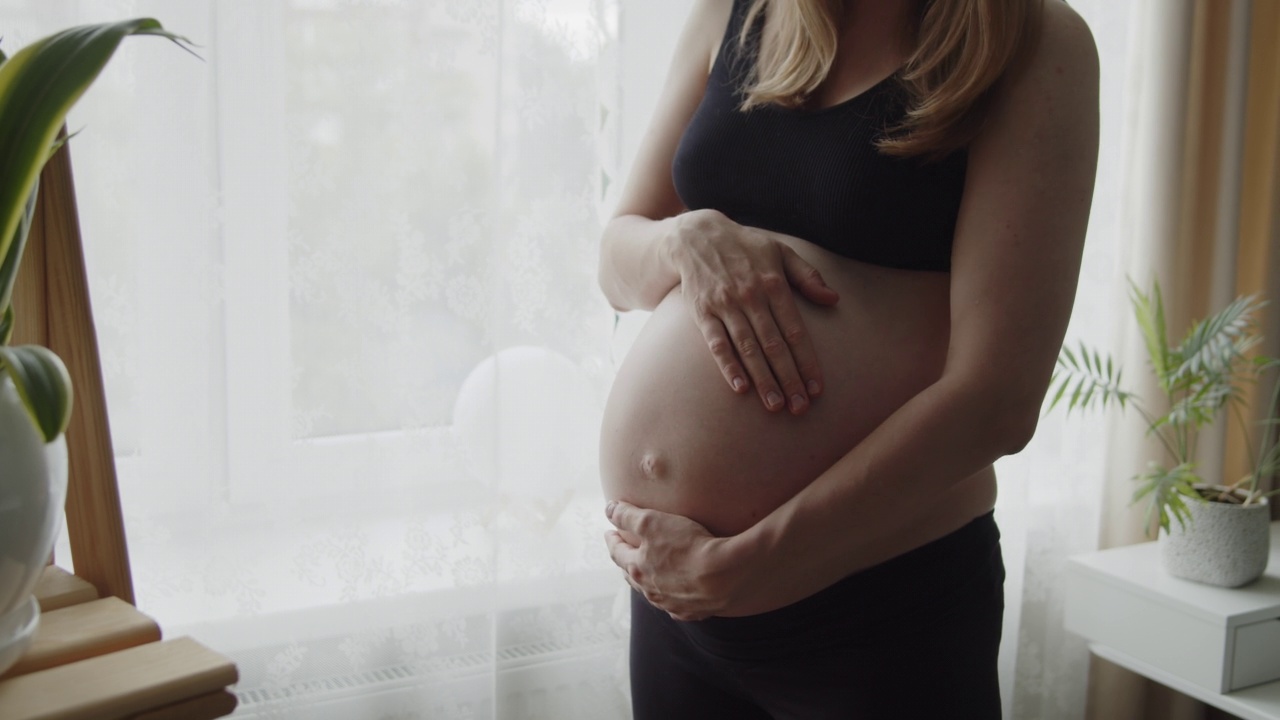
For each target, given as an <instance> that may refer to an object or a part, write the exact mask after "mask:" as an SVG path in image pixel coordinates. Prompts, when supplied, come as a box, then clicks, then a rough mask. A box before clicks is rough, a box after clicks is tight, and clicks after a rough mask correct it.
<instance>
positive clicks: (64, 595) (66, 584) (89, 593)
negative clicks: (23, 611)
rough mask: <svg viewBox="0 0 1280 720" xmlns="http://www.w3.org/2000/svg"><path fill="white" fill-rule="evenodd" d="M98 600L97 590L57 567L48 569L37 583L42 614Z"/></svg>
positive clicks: (37, 596) (37, 594) (37, 595)
mask: <svg viewBox="0 0 1280 720" xmlns="http://www.w3.org/2000/svg"><path fill="white" fill-rule="evenodd" d="M97 599H98V589H97V588H95V587H94V586H93V585H90V584H89V583H87V582H85V581H84V580H81V579H80V578H78V577H76V576H75V575H72V574H71V573H69V572H67V571H66V570H63V569H62V568H60V567H58V566H57V565H50V566H48V567H46V568H45V569H44V573H43V574H42V575H41V576H40V581H39V582H37V583H36V600H38V601H39V602H40V611H41V612H49V611H51V610H57V609H59V608H64V607H68V606H70V605H78V604H80V603H82V602H89V601H90V600H97Z"/></svg>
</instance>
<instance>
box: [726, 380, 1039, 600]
mask: <svg viewBox="0 0 1280 720" xmlns="http://www.w3.org/2000/svg"><path fill="white" fill-rule="evenodd" d="M1026 404H1027V403H1026V401H1022V402H1015V401H1014V400H1012V399H1011V398H1009V397H1008V396H1007V395H1005V394H1003V393H1001V392H999V391H998V390H993V389H988V388H984V387H980V386H978V385H977V384H975V383H966V382H961V381H947V380H945V379H944V380H942V381H939V382H938V383H936V384H934V385H933V386H931V387H929V388H927V389H926V390H924V391H923V392H921V393H920V394H919V395H917V396H916V397H915V398H913V399H912V400H911V401H909V402H908V403H907V404H905V405H903V406H902V407H901V408H900V409H899V410H898V411H897V412H895V413H894V414H893V415H891V416H890V417H889V418H888V419H887V420H886V421H885V422H884V423H882V424H881V425H880V427H879V428H877V429H876V430H875V431H874V432H873V433H872V434H871V435H869V436H868V437H867V438H865V439H864V440H863V441H862V442H861V443H859V444H858V445H857V446H856V447H855V448H854V449H853V450H851V451H850V452H849V453H847V454H846V455H845V456H844V457H843V458H841V459H840V460H839V461H838V462H837V463H836V464H835V465H834V466H832V467H831V468H830V469H829V470H828V471H827V472H825V473H823V474H822V475H821V476H819V477H818V478H817V479H816V480H814V482H813V483H811V484H810V485H809V486H807V487H806V488H805V489H804V490H802V491H801V492H800V493H799V494H797V495H796V496H795V497H793V498H792V499H791V500H789V501H788V502H786V503H785V504H783V505H782V506H781V507H779V508H778V509H777V510H775V511H774V512H773V513H771V514H769V515H768V516H766V517H765V518H764V519H763V520H761V521H760V522H759V523H758V524H757V525H755V526H754V527H752V528H751V529H750V530H748V531H746V532H745V533H743V534H741V535H739V536H736V537H734V538H730V539H727V540H726V544H725V547H724V550H725V552H726V554H727V556H728V557H730V558H733V557H735V556H736V557H739V558H743V557H749V558H751V560H750V561H749V566H750V572H749V574H748V575H747V576H746V577H744V579H743V586H742V587H739V588H737V591H736V592H735V593H734V595H735V597H734V599H733V600H732V601H731V604H730V608H729V610H730V612H732V614H751V613H756V612H762V611H764V610H769V609H773V608H777V607H781V606H783V605H787V604H790V603H792V602H795V601H797V600H800V599H803V598H805V597H808V596H809V595H812V594H813V593H815V592H817V591H819V590H821V589H822V588H825V587H827V586H829V585H831V584H833V583H835V582H836V581H837V580H839V579H841V578H843V577H845V576H846V575H849V574H850V573H853V572H857V571H859V570H862V569H865V568H867V567H870V566H872V565H875V564H877V563H879V562H882V561H884V560H887V559H889V557H890V556H891V554H892V553H893V552H894V550H893V548H892V545H891V544H889V543H886V542H885V541H884V539H885V538H892V537H896V536H897V535H899V534H901V533H903V532H905V531H907V530H908V529H909V528H911V527H912V526H913V524H914V523H916V522H917V521H919V520H920V519H921V518H924V517H926V516H927V515H928V514H929V513H930V512H933V511H935V510H936V506H937V504H938V501H939V500H938V499H939V497H941V496H944V495H945V493H946V491H947V490H948V489H950V488H951V487H953V486H954V485H955V484H956V483H958V482H960V481H961V480H964V479H965V478H968V477H970V476H972V475H973V474H974V473H976V472H978V471H980V470H982V469H983V468H986V467H987V466H989V465H990V464H991V463H992V462H994V461H995V460H996V459H998V458H1000V457H1002V456H1004V455H1008V454H1011V453H1014V452H1017V451H1018V450H1020V449H1021V447H1022V446H1023V445H1025V443H1026V441H1027V440H1028V439H1029V437H1030V433H1031V431H1032V430H1033V429H1034V417H1035V415H1034V414H1031V415H1030V418H1031V422H1030V423H1028V422H1027V417H1028V415H1027V413H1026V410H1025V406H1026ZM1036 407H1037V408H1038V405H1037V406H1036ZM886 553H888V554H886ZM730 562H733V560H732V559H731V560H730Z"/></svg>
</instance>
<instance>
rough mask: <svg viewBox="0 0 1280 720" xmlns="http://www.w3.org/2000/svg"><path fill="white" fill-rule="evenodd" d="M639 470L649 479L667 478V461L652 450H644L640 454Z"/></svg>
mask: <svg viewBox="0 0 1280 720" xmlns="http://www.w3.org/2000/svg"><path fill="white" fill-rule="evenodd" d="M640 472H642V473H644V476H645V477H646V478H648V479H650V480H665V479H666V478H667V461H666V459H665V458H663V457H662V456H661V455H660V454H659V453H658V452H656V451H654V450H649V451H646V452H645V453H644V454H642V455H641V456H640Z"/></svg>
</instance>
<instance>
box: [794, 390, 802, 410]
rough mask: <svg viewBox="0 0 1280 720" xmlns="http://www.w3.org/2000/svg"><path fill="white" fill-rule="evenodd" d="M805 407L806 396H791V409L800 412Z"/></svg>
mask: <svg viewBox="0 0 1280 720" xmlns="http://www.w3.org/2000/svg"><path fill="white" fill-rule="evenodd" d="M803 407H804V396H803V395H800V394H796V395H792V396H791V409H792V410H796V411H799V410H800V409H801V408H803Z"/></svg>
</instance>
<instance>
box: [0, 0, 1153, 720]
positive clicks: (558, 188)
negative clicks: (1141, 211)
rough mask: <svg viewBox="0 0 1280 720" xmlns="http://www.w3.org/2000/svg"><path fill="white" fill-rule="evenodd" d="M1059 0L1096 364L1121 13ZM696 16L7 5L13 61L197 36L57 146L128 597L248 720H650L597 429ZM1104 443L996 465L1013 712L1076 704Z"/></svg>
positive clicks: (122, 76) (92, 99) (137, 2)
mask: <svg viewBox="0 0 1280 720" xmlns="http://www.w3.org/2000/svg"><path fill="white" fill-rule="evenodd" d="M1072 4H1073V5H1074V6H1075V7H1077V9H1078V10H1079V11H1081V12H1082V13H1083V14H1084V15H1085V16H1086V18H1087V19H1088V20H1089V22H1090V24H1091V26H1092V27H1093V29H1094V32H1095V35H1096V36H1097V38H1098V41H1099V46H1100V51H1101V52H1102V55H1103V62H1102V67H1103V121H1104V124H1103V127H1104V130H1103V150H1102V165H1101V168H1100V175H1099V186H1098V195H1097V200H1096V202H1095V206H1094V214H1093V219H1092V223H1091V227H1090V239H1089V244H1088V246H1087V249H1086V258H1085V267H1084V271H1083V276H1082V280H1081V286H1080V299H1079V302H1078V304H1077V308H1076V317H1075V319H1074V321H1073V325H1072V330H1071V337H1072V338H1077V337H1079V338H1083V339H1085V340H1087V341H1088V342H1090V343H1091V344H1095V345H1104V346H1105V345H1107V344H1108V341H1109V340H1110V339H1111V337H1110V333H1111V327H1112V325H1111V322H1112V313H1113V312H1114V311H1115V308H1114V306H1113V305H1112V303H1111V299H1112V298H1113V297H1114V296H1113V295H1112V294H1111V288H1112V287H1114V286H1115V283H1116V282H1117V277H1116V273H1115V257H1116V246H1117V244H1118V243H1119V242H1120V237H1119V232H1118V220H1117V218H1118V213H1119V203H1120V200H1119V198H1120V195H1121V193H1120V189H1119V182H1120V178H1119V170H1120V166H1121V163H1122V162H1123V155H1124V153H1123V148H1122V143H1121V142H1120V133H1121V127H1122V113H1123V105H1122V103H1121V92H1122V88H1123V83H1124V70H1125V57H1126V56H1127V54H1126V47H1127V45H1126V43H1127V32H1128V31H1127V28H1128V26H1129V25H1128V22H1129V21H1128V9H1127V5H1128V3H1110V2H1105V1H1104V0H1080V1H1078V2H1074V3H1072ZM690 5H691V2H690V1H689V0H189V1H184V2H181V3H175V2H164V1H163V0H79V1H77V0H0V34H3V36H4V47H5V48H6V49H8V50H10V51H11V50H12V49H14V48H16V47H18V46H20V45H22V44H25V43H26V42H28V41H30V40H33V39H35V38H37V37H40V36H42V35H44V34H47V33H49V32H52V31H54V30H56V29H59V28H61V27H65V26H69V25H73V24H78V23H83V22H91V21H99V20H110V19H119V18H124V17H134V16H153V17H157V18H158V19H160V20H161V21H162V22H163V23H164V24H165V26H166V27H168V28H170V29H172V30H174V31H176V32H178V33H180V34H183V35H185V36H187V37H189V38H191V39H192V40H193V41H194V42H195V43H197V44H198V45H199V46H200V47H199V49H198V52H199V53H200V55H201V56H202V57H203V60H199V59H196V58H193V57H191V56H190V55H187V54H186V53H183V52H182V51H181V50H179V49H177V48H175V47H173V46H172V45H170V44H168V43H166V42H164V41H162V40H159V39H155V38H134V39H130V40H128V41H127V42H126V43H125V44H124V46H123V47H122V49H121V50H120V52H119V53H118V55H117V56H116V58H115V59H114V60H113V61H112V63H111V64H110V65H109V66H108V68H107V70H106V71H105V72H104V73H103V75H102V76H101V78H100V79H99V81H98V83H97V84H96V86H95V87H94V88H93V89H92V90H91V91H90V92H89V93H88V94H87V95H86V97H85V98H84V99H83V101H82V102H81V103H80V105H79V106H78V107H77V109H76V110H75V112H73V114H72V116H71V118H70V127H71V129H72V130H73V131H76V130H79V131H81V133H80V135H79V136H77V137H76V138H75V139H74V140H73V141H72V156H73V161H74V164H75V172H76V179H77V190H78V197H79V201H80V208H81V215H82V224H83V229H84V236H85V244H86V253H87V261H88V265H89V272H90V281H91V286H92V291H93V299H94V304H95V308H94V309H95V316H96V318H97V322H98V332H99V335H100V340H101V350H102V354H103V362H104V368H105V373H106V384H107V392H108V398H107V399H108V406H109V408H110V412H111V421H112V431H113V435H114V441H115V446H116V456H117V465H118V469H119V473H120V481H121V492H122V495H123V501H124V508H125V515H126V525H127V529H128V534H129V549H130V555H131V558H132V562H133V571H134V580H135V585H136V588H137V595H138V603H139V605H140V606H141V607H142V608H144V609H145V610H146V611H147V612H148V613H150V614H152V615H154V616H155V617H157V618H158V619H159V620H160V622H161V624H162V626H163V627H164V628H165V630H166V633H167V634H169V635H177V634H191V635H194V636H196V637H197V638H198V639H200V640H202V641H203V642H206V643H208V644H209V645H211V646H213V647H215V648H217V649H219V650H221V651H223V652H226V653H227V654H229V655H231V656H232V657H233V658H234V659H235V660H236V661H237V662H238V663H239V666H240V669H241V678H242V679H241V682H240V683H239V685H238V686H237V691H238V692H239V695H240V701H241V706H240V709H239V710H238V711H237V717H244V718H282V719H285V718H287V719H290V720H292V719H294V718H297V719H299V720H301V719H303V718H305V719H307V720H312V719H315V720H327V719H328V718H334V719H338V718H342V719H344V720H346V719H350V718H360V719H364V718H369V719H374V720H381V719H386V720H392V719H394V720H418V719H426V718H431V719H432V720H436V719H449V718H502V719H503V720H520V719H526V718H527V719H529V720H540V719H543V718H557V719H561V718H564V719H572V718H581V719H582V720H610V719H611V718H627V717H629V716H630V710H629V700H628V697H627V687H626V654H625V650H626V631H627V619H626V604H625V602H624V600H625V598H626V586H625V584H623V583H622V581H621V579H620V577H619V575H618V573H617V571H616V569H615V568H613V566H612V564H611V563H610V562H609V560H608V556H607V553H606V551H605V548H604V543H603V540H602V535H603V532H604V530H605V529H606V527H607V523H606V522H605V520H604V517H603V501H602V499H601V497H600V492H599V489H598V478H597V471H596V447H595V443H596V436H597V427H598V422H599V416H600V411H601V409H602V407H603V403H604V398H605V396H606V394H607V392H608V388H609V384H610V382H611V379H612V374H613V371H614V368H615V367H616V366H617V364H618V363H619V362H620V360H621V357H622V354H624V353H625V352H626V349H627V347H628V345H629V341H630V338H631V337H632V336H633V334H634V331H635V329H636V328H637V327H638V326H639V325H640V324H641V323H643V320H644V315H643V313H631V314H630V315H629V316H626V317H624V318H622V320H621V322H619V321H618V319H617V318H616V317H615V315H614V314H613V312H612V311H611V310H610V308H609V307H608V304H607V303H606V302H605V300H604V298H603V297H602V296H601V294H600V293H599V291H598V289H597V287H596V282H595V271H596V260H597V257H598V253H597V249H596V245H597V243H598V239H599V232H600V228H601V225H602V222H603V220H604V218H606V217H608V214H609V211H610V208H611V206H612V203H613V201H614V199H615V197H616V195H617V192H618V189H619V186H620V185H621V182H620V181H621V178H623V177H624V176H625V173H626V164H627V163H628V162H629V161H630V159H631V156H632V155H633V154H634V152H635V146H636V144H637V141H638V138H639V136H640V134H641V132H642V131H643V128H644V126H645V125H646V124H647V122H648V117H649V114H650V113H651V111H652V107H653V102H654V99H655V96H656V93H657V90H658V88H659V86H660V84H661V81H662V77H663V76H664V74H665V69H666V66H667V64H668V62H669V60H670V56H671V50H672V48H673V46H674V43H675V39H676V36H677V35H678V33H679V29H680V27H681V26H682V23H683V17H684V16H685V14H686V13H687V12H688V8H689V6H690ZM624 101H625V103H624ZM1101 426H1102V423H1101V422H1090V419H1085V420H1083V421H1082V420H1079V419H1073V420H1071V421H1069V422H1064V421H1063V420H1062V419H1061V417H1059V416H1057V415H1054V416H1050V417H1047V418H1045V419H1044V421H1042V423H1041V427H1040V432H1039V435H1038V436H1037V438H1036V439H1035V440H1034V441H1033V443H1032V445H1031V446H1030V447H1029V448H1028V449H1027V450H1026V451H1025V452H1024V453H1023V454H1022V455H1020V456H1018V457H1016V458H1012V459H1009V460H1006V461H1002V463H1001V464H1000V466H999V468H998V470H999V473H1000V476H1001V492H1002V495H1001V499H1000V505H999V507H998V509H997V512H998V515H997V517H998V519H999V521H1000V523H1001V525H1002V529H1003V531H1004V549H1005V555H1006V564H1007V566H1008V570H1009V581H1008V585H1007V594H1006V598H1007V599H1006V606H1007V608H1008V610H1007V615H1006V627H1005V633H1004V639H1005V645H1004V649H1003V652H1002V658H1001V663H1002V667H1001V673H1002V686H1003V688H1004V691H1005V712H1006V717H1010V718H1033V717H1034V718H1078V717H1082V716H1083V700H1084V672H1085V668H1086V666H1087V663H1086V658H1087V654H1086V651H1085V649H1084V647H1083V645H1082V644H1081V643H1079V642H1078V641H1077V640H1074V639H1072V638H1070V637H1068V636H1065V633H1064V632H1063V631H1062V630H1061V607H1060V604H1059V603H1060V592H1059V588H1060V580H1061V561H1062V559H1063V558H1064V557H1065V556H1066V555H1068V554H1071V553H1074V552H1080V551H1085V550H1090V549H1093V547H1094V546H1095V542H1096V529H1097V514H1098V494H1099V488H1100V486H1101V481H1100V473H1101V472H1102V457H1103V450H1104V441H1105V437H1103V435H1102V433H1101V431H1100V428H1101ZM59 555H60V557H62V558H66V557H68V556H69V553H68V551H67V550H66V549H65V548H63V549H60V550H59Z"/></svg>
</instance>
